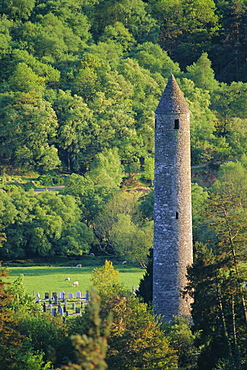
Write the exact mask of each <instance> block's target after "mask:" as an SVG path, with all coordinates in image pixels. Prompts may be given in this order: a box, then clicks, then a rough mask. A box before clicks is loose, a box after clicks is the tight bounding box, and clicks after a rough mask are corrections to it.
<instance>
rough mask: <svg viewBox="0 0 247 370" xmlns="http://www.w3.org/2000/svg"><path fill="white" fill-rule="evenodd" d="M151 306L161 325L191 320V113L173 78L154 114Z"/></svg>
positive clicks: (169, 81) (172, 77) (170, 79)
mask: <svg viewBox="0 0 247 370" xmlns="http://www.w3.org/2000/svg"><path fill="white" fill-rule="evenodd" d="M155 126H156V127H155V183H154V184H155V186H154V270H153V303H154V306H155V312H156V313H157V314H161V315H164V319H165V321H170V320H172V316H173V315H182V316H187V317H189V316H190V303H191V302H190V300H189V299H188V297H185V298H183V296H182V294H181V291H182V290H183V288H184V286H185V285H186V282H187V281H186V272H187V266H188V265H191V264H192V261H193V248H192V221H191V220H192V217H191V164H190V161H191V160H190V112H189V108H188V105H187V103H186V101H185V99H184V96H183V94H182V92H181V90H180V88H179V86H178V84H177V82H176V81H175V78H174V76H171V77H170V78H169V80H168V83H167V86H166V88H165V90H164V93H163V95H162V97H161V100H160V103H159V105H158V107H157V110H156V118H155Z"/></svg>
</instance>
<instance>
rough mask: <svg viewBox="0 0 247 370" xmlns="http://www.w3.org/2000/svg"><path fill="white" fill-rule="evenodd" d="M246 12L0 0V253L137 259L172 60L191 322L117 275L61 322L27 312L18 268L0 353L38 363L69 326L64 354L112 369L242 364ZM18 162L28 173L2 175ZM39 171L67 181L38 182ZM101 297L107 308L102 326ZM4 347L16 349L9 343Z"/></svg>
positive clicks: (148, 214) (170, 2) (181, 0)
mask: <svg viewBox="0 0 247 370" xmlns="http://www.w3.org/2000/svg"><path fill="white" fill-rule="evenodd" d="M246 15H247V1H246V0H225V1H222V0H189V1H188V0H63V1H62V0H38V1H34V0H2V1H1V4H0V67H1V68H0V88H1V92H0V168H1V171H2V177H1V188H2V191H1V192H0V218H1V219H0V246H1V248H0V258H1V259H19V258H23V259H24V258H28V257H32V258H34V257H56V256H57V255H62V256H71V255H82V254H89V253H90V252H91V253H94V254H96V255H97V254H102V253H103V254H113V255H114V256H116V257H119V258H122V259H124V260H125V259H126V260H128V261H131V262H138V263H140V264H141V265H142V266H143V267H144V266H145V264H146V263H147V261H148V259H147V253H148V251H149V249H150V248H151V247H152V225H153V224H152V222H153V221H152V219H153V192H152V185H153V179H154V176H153V154H154V140H153V137H154V110H155V108H156V106H157V103H158V100H159V98H160V96H161V94H162V91H163V89H164V87H165V84H166V81H167V78H168V77H169V75H170V74H171V73H173V74H174V75H175V77H176V79H177V81H178V82H179V84H180V86H181V89H182V90H183V92H184V95H185V98H186V100H187V102H188V104H189V107H190V110H191V152H192V165H193V166H194V169H193V185H192V198H193V228H194V230H193V235H194V242H195V262H194V265H193V266H192V267H191V268H190V270H189V278H190V284H189V286H188V290H189V291H190V293H191V294H192V295H193V297H194V304H193V308H192V314H193V321H194V326H193V330H194V334H193V335H192V334H191V332H190V331H189V329H188V326H187V324H185V323H184V322H180V321H179V320H178V321H176V322H175V324H174V326H172V327H170V328H169V327H168V328H165V329H164V330H165V331H162V330H161V328H160V327H159V325H158V324H157V322H154V321H153V319H152V316H151V312H149V311H148V309H147V308H146V306H145V304H144V303H140V302H139V301H138V300H137V299H136V297H134V296H128V295H127V294H126V292H123V289H122V288H121V287H118V286H116V285H115V284H113V286H111V287H109V286H108V287H104V289H105V293H107V294H102V292H100V293H101V299H102V302H101V307H100V306H99V302H97V300H96V301H95V302H94V304H92V307H90V308H89V311H88V312H87V314H86V316H85V318H84V319H83V320H84V321H83V320H81V321H82V322H80V320H78V322H77V321H75V322H76V325H78V328H79V326H80V325H81V327H80V330H79V329H78V330H77V329H76V330H74V332H73V330H72V331H71V332H70V333H69V331H68V328H67V327H66V325H65V326H63V325H60V323H58V322H57V321H56V320H53V319H52V318H47V317H46V316H44V315H43V316H42V315H40V313H38V312H36V313H35V314H33V315H32V316H28V315H24V314H23V310H22V309H20V305H22V307H24V308H25V309H26V310H28V312H31V311H32V310H33V309H34V307H33V305H32V303H31V301H30V297H28V296H27V295H26V293H25V291H24V290H23V287H22V283H21V279H20V280H19V281H17V282H16V283H15V284H14V286H13V287H12V288H11V289H10V290H5V289H4V283H3V282H1V284H0V288H1V289H0V290H1V291H0V294H1V300H2V301H3V302H6V304H5V306H6V308H5V307H4V306H1V307H0V319H1V320H0V321H1V325H2V327H3V328H7V329H6V331H3V330H2V327H1V330H2V331H3V332H4V336H3V337H2V338H3V341H2V343H3V344H1V348H0V352H1V353H0V356H1V361H2V363H3V364H4V365H2V366H5V368H6V366H9V364H11V366H12V367H13V368H16V369H17V370H18V369H19V368H21V369H26V370H32V369H35V370H37V369H47V370H48V369H50V368H52V365H51V363H49V361H48V359H49V358H50V359H51V361H52V363H53V364H56V365H57V364H58V363H59V361H61V360H62V359H61V358H59V356H60V354H61V353H66V351H65V350H64V348H66V346H67V348H68V349H69V350H71V348H72V347H71V346H70V345H69V344H68V343H69V335H71V334H72V335H73V334H76V333H79V334H81V335H82V337H79V336H76V337H74V343H75V345H76V347H77V350H78V353H79V357H78V365H76V364H75V362H76V357H73V358H70V362H68V363H67V365H68V364H69V365H68V366H71V368H86V366H89V367H90V366H91V365H92V364H93V361H94V360H95V361H96V362H97V361H98V360H99V358H100V361H101V364H100V366H101V368H102V369H103V368H105V367H106V363H107V364H108V366H109V368H112V369H113V368H114V370H115V369H117V368H121V369H124V368H126V369H138V368H140V369H145V368H150V369H151V368H155V369H158V368H162V369H172V368H174V369H175V368H181V369H182V368H183V369H193V368H194V369H200V370H203V369H204V368H205V369H206V370H210V369H241V368H245V367H246V361H247V360H246V359H247V353H246V345H245V341H246V335H247V334H246V328H247V324H246V323H247V313H246V308H245V300H246V290H245V289H244V288H243V287H244V286H245V285H244V282H246V270H244V269H243V266H244V263H245V256H246V240H247V236H246V230H245V225H246V217H247V202H246V199H247V198H246V189H247V186H246V179H247V164H246V163H247V161H246V157H245V155H246V150H247V147H246V142H247V140H246V139H247V130H246V127H247V125H246V114H247V105H246V98H247V77H246V76H247V75H246V68H247V51H246V50H247V48H246V45H247V39H246V35H247V32H246ZM223 162H225V163H223ZM199 166H206V167H202V168H200V167H199ZM18 171H36V172H38V174H39V178H38V179H34V180H33V182H29V183H28V184H25V185H24V186H18V187H17V186H15V184H11V183H10V184H6V178H7V176H6V174H10V173H13V174H14V173H18ZM61 173H66V178H65V177H61V176H60V175H59V174H61ZM137 178H138V179H139V180H140V181H141V182H140V181H137ZM38 184H39V185H44V186H50V185H52V184H54V185H55V184H62V185H65V188H64V189H63V190H61V191H60V192H53V193H51V192H50V193H48V192H43V193H39V194H36V193H35V192H34V191H33V189H35V187H38V186H36V185H38ZM32 188H33V189H32ZM108 267H109V266H108ZM151 267H152V261H151V258H150V259H149V261H148V271H147V274H146V280H145V278H144V280H143V281H142V282H141V286H140V290H139V293H140V294H141V295H142V296H143V295H144V293H143V290H146V291H145V297H144V300H145V301H146V302H150V296H151V295H150V293H151V286H152V285H151V282H152V273H151V270H152V269H151ZM103 269H104V268H103ZM100 273H102V270H98V271H96V272H95V274H96V276H98V277H99V274H100ZM108 273H109V271H108ZM94 281H95V283H96V285H99V286H98V289H99V291H100V289H101V286H100V284H99V281H98V280H97V278H95V276H94ZM114 289H115V290H116V291H114ZM113 291H114V292H113ZM13 297H15V300H13ZM17 298H18V299H17ZM18 300H19V301H18ZM18 302H19V303H18ZM20 302H21V303H20ZM109 307H111V310H112V311H113V312H114V314H115V319H113V321H112V327H113V328H114V329H113V331H112V334H111V335H110V337H109V338H108V339H106V337H107V336H108V334H107V335H106V333H103V326H101V323H103V324H106V317H107V313H108V309H109ZM90 310H91V311H90ZM90 315H91V316H90ZM93 315H94V316H93ZM17 316H18V317H17ZM86 319H88V320H89V322H90V323H91V328H88V327H87V325H86V323H85V321H86ZM16 320H18V325H17V324H16V323H17V321H16ZM101 320H102V321H101ZM104 320H105V321H104ZM103 324H102V325H103ZM107 325H108V324H107ZM107 325H106V326H107ZM4 330H5V329H4ZM16 330H17V331H16ZM17 332H18V333H19V334H16V335H15V333H17ZM44 332H48V333H49V340H48V339H47V338H45V337H44ZM27 333H29V337H28V341H29V342H28V343H27V342H25V341H24V342H23V338H22V336H21V334H24V335H27ZM90 333H91V334H92V335H91V336H90V335H89V334H90ZM165 333H166V334H165ZM1 334H2V333H1ZM144 334H145V335H144ZM83 335H84V337H83ZM168 337H169V339H168ZM2 338H1V339H2ZM140 338H142V340H140ZM181 338H182V339H181ZM107 340H108V344H109V346H110V349H109V351H108V352H106V341H107ZM54 342H56V345H55V346H54ZM40 343H42V345H40ZM194 345H195V346H196V348H197V352H196V350H195V348H194ZM14 346H15V347H17V348H22V349H23V351H20V353H19V354H18V356H17V355H16V353H15V352H14ZM25 346H26V347H25ZM49 346H50V347H49ZM54 347H55V350H56V352H57V353H58V359H57V360H55V359H54V358H55V357H54V353H53V352H52V351H53V350H54ZM25 348H28V350H25ZM48 348H50V349H49V350H48ZM52 348H53V349H52ZM150 348H151V349H150ZM96 349H97V351H99V352H98V353H99V358H97V356H96V357H94V360H93V361H91V360H90V359H89V358H91V357H90V356H91V354H92V353H93V355H95V351H96ZM38 350H42V351H41V352H37V351H38ZM174 350H175V351H176V354H178V360H177V358H176V356H174V352H173V351H174ZM49 351H50V352H49ZM90 351H91V352H92V353H91V352H90ZM148 351H149V352H148ZM48 352H49V353H48ZM161 352H162V353H161ZM3 353H6V356H5V355H3ZM52 353H53V355H52ZM126 353H128V354H127V355H126ZM44 354H45V357H44ZM49 356H50V357H49ZM80 356H81V357H80ZM16 359H18V361H19V364H17V363H16ZM3 361H5V362H3ZM90 361H91V362H90ZM105 361H106V362H105ZM169 361H170V362H169ZM0 366H1V365H0ZM14 366H16V367H14ZM18 366H19V367H18ZM92 366H94V365H92ZM205 366H206V367H205ZM61 367H63V366H62V365H61ZM64 368H66V366H65V367H64ZM67 368H68V367H67ZM95 368H96V367H95Z"/></svg>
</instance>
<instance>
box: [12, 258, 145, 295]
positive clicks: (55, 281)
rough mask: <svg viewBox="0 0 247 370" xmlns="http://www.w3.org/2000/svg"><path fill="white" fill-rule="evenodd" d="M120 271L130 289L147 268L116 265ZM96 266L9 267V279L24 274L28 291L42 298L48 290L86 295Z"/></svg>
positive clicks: (126, 286) (135, 284) (136, 284)
mask: <svg viewBox="0 0 247 370" xmlns="http://www.w3.org/2000/svg"><path fill="white" fill-rule="evenodd" d="M114 267H115V268H116V269H117V270H119V271H120V282H121V283H122V284H123V285H124V287H125V288H126V289H128V290H131V288H132V286H133V287H135V288H136V287H137V286H138V285H139V282H140V279H141V278H142V276H143V274H144V273H145V270H143V269H141V268H137V267H129V266H126V265H125V266H124V267H123V266H122V265H120V266H114ZM93 269H94V267H91V266H87V267H81V268H78V267H53V266H52V267H47V266H33V267H9V268H8V271H9V277H8V281H9V282H13V281H14V280H15V279H16V278H17V277H18V276H19V275H20V274H23V275H24V284H25V287H26V289H27V292H28V293H31V294H34V295H36V294H37V293H40V295H41V298H43V297H44V294H45V293H46V292H48V293H52V292H59V291H63V290H64V291H65V292H66V294H67V293H75V292H76V291H78V290H81V291H82V294H83V295H84V294H85V292H86V290H88V289H89V287H90V279H91V273H92V271H93ZM66 277H70V281H65V280H64V279H65V278H66ZM74 281H78V282H79V286H78V287H72V284H73V282H74Z"/></svg>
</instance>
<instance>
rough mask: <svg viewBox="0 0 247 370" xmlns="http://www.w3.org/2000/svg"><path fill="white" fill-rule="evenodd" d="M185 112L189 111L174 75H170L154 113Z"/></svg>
mask: <svg viewBox="0 0 247 370" xmlns="http://www.w3.org/2000/svg"><path fill="white" fill-rule="evenodd" d="M187 112H189V107H188V104H187V103H186V101H185V98H184V95H183V93H182V91H181V90H180V87H179V86H178V83H177V81H176V80H175V77H174V76H173V75H171V76H170V77H169V79H168V82H167V85H166V88H165V90H164V92H163V95H162V97H161V99H160V102H159V104H158V107H157V109H156V112H155V113H163V114H176V113H187Z"/></svg>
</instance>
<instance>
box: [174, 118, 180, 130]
mask: <svg viewBox="0 0 247 370" xmlns="http://www.w3.org/2000/svg"><path fill="white" fill-rule="evenodd" d="M174 128H175V129H176V130H178V129H179V119H175V121H174Z"/></svg>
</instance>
